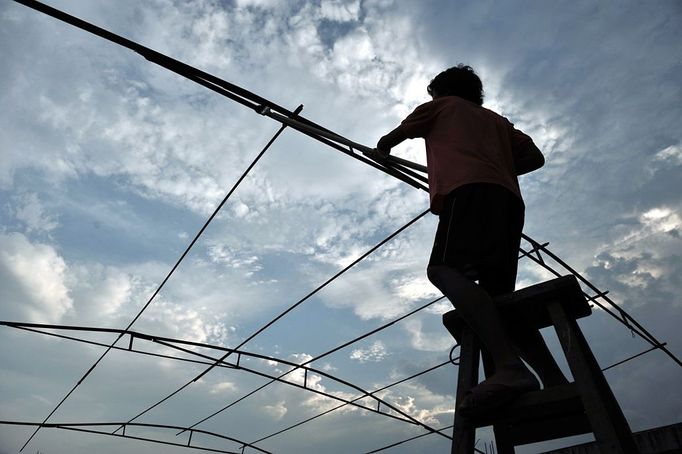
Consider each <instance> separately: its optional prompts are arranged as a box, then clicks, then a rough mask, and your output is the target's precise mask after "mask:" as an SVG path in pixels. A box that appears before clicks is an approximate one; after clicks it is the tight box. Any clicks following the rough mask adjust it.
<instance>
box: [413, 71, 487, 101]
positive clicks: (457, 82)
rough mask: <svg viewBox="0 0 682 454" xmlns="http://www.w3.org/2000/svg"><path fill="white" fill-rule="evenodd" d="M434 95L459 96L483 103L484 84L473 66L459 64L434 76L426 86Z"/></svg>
mask: <svg viewBox="0 0 682 454" xmlns="http://www.w3.org/2000/svg"><path fill="white" fill-rule="evenodd" d="M426 91H427V92H428V93H429V94H430V95H431V96H433V95H434V93H435V94H436V95H437V96H439V97H440V96H459V97H460V98H464V99H466V100H467V101H471V102H473V103H476V104H478V105H479V106H481V105H483V84H482V83H481V79H479V78H478V76H477V75H476V73H475V72H474V69H473V68H472V67H471V66H466V65H463V64H461V63H460V64H459V65H457V66H453V67H452V68H449V69H446V70H445V71H443V72H442V73H440V74H438V75H437V76H436V77H434V78H433V80H432V81H431V83H429V85H428V86H427V87H426Z"/></svg>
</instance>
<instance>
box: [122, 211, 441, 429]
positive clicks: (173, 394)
mask: <svg viewBox="0 0 682 454" xmlns="http://www.w3.org/2000/svg"><path fill="white" fill-rule="evenodd" d="M428 212H429V210H425V211H423V212H422V213H421V214H419V215H417V217H415V218H414V219H412V220H411V221H409V222H408V223H407V224H405V225H403V226H402V227H400V228H399V229H398V230H396V231H395V232H393V233H392V234H390V235H389V236H387V237H386V238H384V239H383V240H382V241H380V242H379V243H378V244H376V245H375V246H374V247H372V248H371V249H369V250H368V251H367V252H365V253H364V254H363V255H361V256H360V257H358V258H357V259H355V260H354V261H353V262H352V263H351V264H350V265H348V266H346V267H345V268H343V269H342V270H341V271H339V272H338V273H336V274H335V275H334V276H332V277H330V278H329V279H327V280H326V281H325V282H324V283H323V284H321V285H319V286H318V287H317V288H316V289H315V290H313V291H311V292H310V293H308V294H307V295H306V296H304V297H303V298H301V299H300V300H298V301H297V302H296V303H294V304H293V305H291V306H290V307H289V308H288V309H286V310H285V311H283V312H282V313H280V314H279V315H278V316H277V317H275V318H274V319H272V320H271V321H269V322H268V323H266V324H265V325H263V326H262V327H261V328H259V329H258V330H257V331H256V332H254V333H253V334H251V335H250V336H249V337H247V338H246V339H245V340H243V341H242V342H241V343H240V344H239V345H238V346H237V347H235V348H234V349H233V350H239V349H240V348H241V347H243V346H244V345H245V344H246V343H247V342H249V341H250V340H251V339H253V338H254V337H256V336H258V335H259V334H260V333H262V332H263V331H265V330H266V329H268V328H269V327H270V326H272V325H273V324H274V323H276V322H277V321H278V320H280V319H281V318H282V317H284V316H285V315H287V314H288V313H289V312H291V311H292V310H294V309H295V308H297V307H298V306H300V305H301V304H303V303H304V302H305V301H306V300H307V299H308V298H310V297H311V296H313V295H314V294H316V293H317V292H319V291H320V290H322V289H323V288H324V287H326V286H327V285H329V284H330V283H331V282H333V281H334V280H335V279H336V278H338V277H339V276H341V275H342V274H343V273H345V272H346V271H348V270H349V269H351V268H352V267H353V266H355V265H357V264H358V263H360V261H362V260H364V259H365V258H366V257H368V256H369V255H370V254H372V253H373V252H374V251H376V250H377V249H379V248H380V247H381V246H383V245H384V244H386V243H387V242H389V241H390V240H392V239H393V238H395V237H396V236H397V235H399V234H400V233H401V232H402V231H403V230H405V229H407V228H408V227H410V226H411V225H412V224H414V223H415V222H417V221H418V220H419V219H421V218H422V217H424V216H425V215H426V214H427V213H428ZM231 354H232V351H228V352H227V353H225V354H224V355H223V356H222V357H221V358H219V359H218V360H216V362H215V363H214V364H213V365H212V366H210V367H208V368H207V369H206V370H204V371H203V372H202V373H200V374H199V375H197V376H196V377H195V378H194V379H192V380H190V381H189V382H187V383H185V384H184V385H183V386H181V387H180V388H178V389H177V390H175V391H173V392H172V393H171V394H169V395H167V396H166V397H164V398H163V399H161V400H160V401H158V402H156V403H154V404H153V405H151V406H149V407H147V408H146V409H144V410H143V411H141V412H140V413H138V414H137V415H135V416H134V417H132V418H131V419H130V420H129V422H132V421H134V420H136V419H137V418H139V417H140V416H142V415H144V414H145V413H147V412H149V411H151V410H152V409H154V408H156V407H157V406H159V405H160V404H162V403H163V402H165V401H167V400H168V399H170V398H171V397H173V396H175V395H176V394H178V393H179V392H180V391H182V390H183V389H185V388H187V387H188V386H189V385H191V384H192V383H194V382H196V381H197V380H199V379H201V378H202V377H203V376H204V375H206V374H207V373H208V372H209V371H210V370H211V369H213V368H214V367H215V366H216V365H217V364H219V363H221V362H223V361H224V360H225V359H226V358H227V357H228V356H230V355H231Z"/></svg>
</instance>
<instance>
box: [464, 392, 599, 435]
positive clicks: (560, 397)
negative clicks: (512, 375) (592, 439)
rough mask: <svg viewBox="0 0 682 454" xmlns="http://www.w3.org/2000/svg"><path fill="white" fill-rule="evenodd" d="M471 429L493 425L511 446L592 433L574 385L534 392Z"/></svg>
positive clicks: (481, 420) (474, 424) (476, 419)
mask: <svg viewBox="0 0 682 454" xmlns="http://www.w3.org/2000/svg"><path fill="white" fill-rule="evenodd" d="M470 423H471V424H472V425H473V426H474V427H484V426H491V425H495V426H496V430H502V431H504V432H505V434H506V438H507V439H509V440H510V441H512V442H513V443H514V444H527V443H536V442H540V441H545V440H550V439H554V438H563V437H568V436H572V435H580V434H584V433H588V432H592V428H591V426H590V422H589V420H588V419H587V416H586V415H585V412H584V408H583V404H582V401H581V399H580V395H579V394H578V390H577V388H576V386H575V384H574V383H569V384H566V385H561V386H556V387H553V388H549V389H546V390H542V391H534V392H530V393H527V394H524V395H523V396H521V397H519V398H518V399H517V400H516V401H514V402H513V403H512V404H511V405H509V406H507V407H504V408H503V409H500V410H499V411H497V412H495V413H493V414H491V415H487V416H485V417H481V418H475V419H474V418H471V421H470Z"/></svg>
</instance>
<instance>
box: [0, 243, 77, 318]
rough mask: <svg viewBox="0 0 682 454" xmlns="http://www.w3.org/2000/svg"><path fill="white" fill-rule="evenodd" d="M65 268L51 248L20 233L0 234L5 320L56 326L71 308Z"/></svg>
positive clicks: (71, 302) (0, 273) (0, 263)
mask: <svg viewBox="0 0 682 454" xmlns="http://www.w3.org/2000/svg"><path fill="white" fill-rule="evenodd" d="M67 273H68V267H67V264H66V262H65V261H64V259H63V258H62V257H61V256H60V255H59V253H58V252H57V251H56V250H55V248H54V247H52V246H50V245H48V244H41V243H33V242H31V241H30V240H29V239H28V238H27V237H26V236H24V235H23V234H21V233H0V279H1V280H2V285H1V286H0V288H1V289H2V290H0V292H2V299H3V301H5V303H4V304H3V307H4V310H3V312H4V314H5V315H4V317H3V318H10V319H11V318H16V319H18V320H20V321H22V320H25V321H32V322H43V323H55V322H59V321H60V320H61V318H62V317H63V316H64V315H65V314H67V313H68V312H69V311H70V310H71V309H72V307H73V300H72V298H71V295H70V294H69V289H68V287H67V285H66V275H67Z"/></svg>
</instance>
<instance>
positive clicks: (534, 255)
mask: <svg viewBox="0 0 682 454" xmlns="http://www.w3.org/2000/svg"><path fill="white" fill-rule="evenodd" d="M523 239H524V240H526V241H527V242H528V243H529V244H530V245H531V249H530V250H528V251H526V250H524V249H523V248H521V250H520V252H521V255H520V256H519V258H523V257H528V258H529V259H531V260H532V261H534V262H535V263H537V264H538V265H540V266H542V267H543V268H545V269H546V270H547V271H549V272H551V273H552V274H554V275H555V276H557V277H558V276H561V275H562V274H561V273H560V272H558V271H557V270H555V269H554V268H553V267H552V266H551V265H550V264H549V263H547V261H546V260H545V258H544V257H543V256H542V253H544V254H546V255H547V257H549V258H550V259H552V260H553V261H554V262H555V263H557V264H558V265H559V266H561V267H562V268H564V269H565V270H566V271H568V272H569V273H570V274H572V275H573V276H575V277H576V279H578V280H579V281H580V282H581V283H582V284H584V285H585V286H586V287H588V288H589V289H590V290H591V291H593V292H595V294H594V295H589V294H587V293H585V292H583V293H585V296H586V297H587V298H588V300H591V301H593V302H594V303H595V304H596V305H597V306H599V307H600V308H601V309H603V310H604V311H605V312H606V313H607V314H609V315H610V316H612V317H613V318H615V319H616V320H618V321H619V322H620V323H622V324H623V325H625V326H626V327H627V328H628V329H630V330H631V331H632V332H634V333H636V334H637V335H638V336H639V337H641V338H642V339H644V340H645V341H646V342H648V343H649V344H651V346H652V347H653V348H652V349H650V350H647V352H648V351H653V350H656V349H658V350H661V351H663V352H664V353H665V354H666V355H668V356H669V357H670V358H671V359H672V360H673V361H675V363H677V365H679V366H682V361H680V359H679V358H678V357H677V356H675V354H674V353H672V352H671V351H670V350H669V349H667V348H666V343H663V342H660V341H659V340H658V339H656V337H654V335H653V334H651V333H650V332H649V331H647V330H646V328H644V327H643V326H642V325H641V324H640V323H639V322H637V320H635V319H634V318H633V317H632V316H631V315H630V314H628V313H627V312H626V311H625V310H624V309H623V308H621V307H620V306H618V305H617V304H616V303H615V302H614V301H613V300H611V298H609V297H608V296H607V294H608V292H602V291H600V290H599V289H598V288H597V287H596V286H595V285H594V284H592V283H591V282H590V281H589V280H587V279H586V278H585V277H583V276H582V275H581V274H580V273H578V272H577V271H576V270H575V269H573V268H572V267H571V266H570V265H568V264H567V263H566V262H564V261H563V260H561V258H559V257H558V256H557V255H556V254H554V253H552V251H550V250H549V249H548V248H547V246H548V245H549V243H544V244H541V243H539V242H537V241H535V240H534V239H533V238H531V237H529V236H528V235H525V234H524V235H523ZM600 298H601V299H603V300H604V301H606V303H607V304H608V305H609V306H610V307H612V308H613V309H615V310H616V312H618V314H620V317H619V316H618V315H617V314H615V313H614V312H613V311H611V310H610V309H609V308H608V307H606V306H605V305H604V304H602V303H601V302H599V301H598V299H600ZM633 325H634V326H633Z"/></svg>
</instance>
